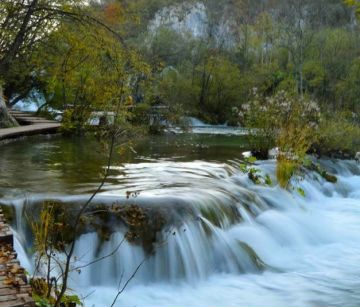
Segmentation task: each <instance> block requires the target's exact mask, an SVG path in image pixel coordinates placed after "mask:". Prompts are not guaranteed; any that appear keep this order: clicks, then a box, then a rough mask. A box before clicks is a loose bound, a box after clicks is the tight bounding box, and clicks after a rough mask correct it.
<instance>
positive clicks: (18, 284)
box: [0, 209, 35, 307]
mask: <svg viewBox="0 0 360 307" xmlns="http://www.w3.org/2000/svg"><path fill="white" fill-rule="evenodd" d="M5 306H6V307H20V306H21V307H30V306H34V307H35V303H34V301H33V299H32V297H31V287H30V286H29V284H28V281H27V277H26V274H25V270H24V269H23V268H22V267H21V266H20V262H19V260H17V254H16V252H15V250H14V235H13V233H12V231H11V229H10V227H9V226H8V225H7V224H6V222H5V220H4V215H3V213H2V211H1V209H0V307H5Z"/></svg>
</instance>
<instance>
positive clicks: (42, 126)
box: [0, 110, 61, 140]
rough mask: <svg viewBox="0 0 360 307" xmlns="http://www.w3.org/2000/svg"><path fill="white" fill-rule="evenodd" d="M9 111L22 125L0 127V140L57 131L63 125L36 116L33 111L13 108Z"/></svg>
mask: <svg viewBox="0 0 360 307" xmlns="http://www.w3.org/2000/svg"><path fill="white" fill-rule="evenodd" d="M9 112H10V114H11V115H12V116H13V117H14V118H15V119H16V120H17V122H18V123H19V124H20V125H22V126H19V127H13V128H5V129H0V140H5V139H12V138H17V137H22V136H29V135H36V134H50V133H56V132H57V131H58V129H59V128H60V127H61V124H60V123H59V122H56V121H53V120H48V119H45V118H41V117H35V116H34V115H33V114H32V113H28V112H21V111H13V110H10V111H9Z"/></svg>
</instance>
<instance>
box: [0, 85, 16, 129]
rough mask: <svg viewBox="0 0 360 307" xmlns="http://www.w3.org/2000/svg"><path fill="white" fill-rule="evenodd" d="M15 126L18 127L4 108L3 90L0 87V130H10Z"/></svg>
mask: <svg viewBox="0 0 360 307" xmlns="http://www.w3.org/2000/svg"><path fill="white" fill-rule="evenodd" d="M16 126H19V124H18V123H17V122H16V120H15V119H14V118H13V117H12V116H11V115H10V114H9V112H8V110H7V108H6V104H5V99H4V96H3V90H2V87H1V86H0V128H10V127H16Z"/></svg>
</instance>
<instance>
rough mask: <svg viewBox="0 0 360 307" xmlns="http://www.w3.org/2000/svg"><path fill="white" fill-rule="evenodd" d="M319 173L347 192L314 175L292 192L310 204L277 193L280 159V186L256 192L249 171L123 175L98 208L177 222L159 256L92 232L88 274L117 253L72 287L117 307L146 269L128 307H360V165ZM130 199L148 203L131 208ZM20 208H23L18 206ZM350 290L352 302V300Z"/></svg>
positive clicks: (126, 169)
mask: <svg viewBox="0 0 360 307" xmlns="http://www.w3.org/2000/svg"><path fill="white" fill-rule="evenodd" d="M320 163H321V164H322V167H324V168H326V169H327V170H329V171H331V172H332V173H334V174H335V175H336V176H337V177H338V182H337V183H336V184H332V183H328V182H326V181H325V180H324V179H323V178H321V177H320V176H319V175H318V174H316V173H314V172H310V171H309V172H308V173H306V175H305V177H304V179H303V180H301V181H298V182H294V183H293V184H294V185H296V186H297V187H300V188H302V189H303V190H304V191H305V197H303V196H301V195H300V194H299V193H297V192H296V189H294V191H285V190H282V189H280V188H279V187H278V186H277V185H276V179H275V178H274V174H275V161H266V162H259V166H258V168H259V169H260V170H261V172H262V173H263V174H269V175H270V176H271V177H272V179H273V181H274V184H273V185H272V186H261V185H254V184H253V183H252V182H251V181H250V180H249V178H248V177H247V175H245V174H243V173H242V172H241V171H240V169H239V167H238V161H232V162H229V163H215V162H214V163H211V162H203V161H194V162H172V161H156V162H149V163H138V164H125V165H124V166H122V167H113V169H112V177H111V180H112V181H115V182H117V183H115V184H113V185H112V186H109V187H107V188H106V189H105V191H103V192H102V193H101V194H100V195H98V197H97V198H96V199H95V202H99V203H104V202H108V203H112V202H113V201H114V200H115V199H116V200H120V202H121V201H122V202H127V203H129V204H131V203H136V204H138V205H139V206H141V207H144V208H151V209H152V210H155V211H156V210H158V211H161V212H165V213H166V215H167V216H170V217H171V218H170V219H169V220H170V221H171V223H170V225H169V226H168V227H165V228H164V229H163V230H162V231H161V232H159V233H158V234H157V239H156V242H155V243H154V249H153V251H152V252H151V253H148V252H147V251H146V250H144V248H143V247H142V246H141V244H140V245H139V244H133V243H131V242H128V241H127V240H125V241H124V242H123V243H122V245H121V246H120V248H118V250H117V247H118V245H119V243H120V242H122V240H123V238H124V235H125V232H126V230H124V229H123V228H121V227H120V228H119V229H118V230H117V231H114V232H113V233H112V235H111V236H110V238H109V240H108V241H105V242H103V241H101V240H100V238H99V237H98V235H97V234H96V233H95V232H89V233H86V234H83V235H82V236H81V237H79V239H78V242H77V245H76V255H77V258H78V259H79V261H78V264H77V265H79V266H82V265H86V264H87V263H89V262H91V261H94V260H95V259H99V258H101V257H104V256H106V255H108V254H110V253H112V252H113V251H114V250H116V253H115V254H114V255H112V256H111V257H108V258H106V259H104V260H102V261H99V262H97V263H96V264H93V265H91V266H88V267H85V268H82V269H81V273H80V274H77V273H75V274H74V275H73V276H72V278H71V286H72V287H73V288H76V289H77V290H78V291H79V292H80V293H82V294H84V295H86V294H88V293H89V292H90V290H91V289H93V290H95V291H96V292H95V294H93V295H90V296H89V297H88V298H87V300H86V306H92V304H95V305H96V306H108V305H109V304H110V303H111V301H112V298H113V297H114V294H116V291H117V289H118V285H119V282H120V281H122V284H124V281H126V280H127V279H129V278H130V277H131V275H132V273H133V272H134V270H135V269H136V267H137V266H138V265H139V264H140V263H141V262H142V261H143V260H144V259H145V262H144V263H143V265H142V266H141V268H140V270H139V271H138V273H137V274H136V275H135V278H134V279H133V280H132V281H131V283H130V285H129V288H128V289H127V291H126V292H125V293H123V294H122V295H121V297H120V298H119V306H134V305H137V304H139V306H155V305H156V306H170V305H171V306H184V305H187V306H239V305H242V306H263V303H264V301H267V300H268V301H269V305H271V306H289V304H291V303H292V302H297V303H295V305H294V306H311V305H312V303H311V302H316V303H315V305H316V304H317V305H320V306H327V305H328V306H330V305H332V302H335V303H334V306H356V304H355V303H354V304H352V303H353V302H357V301H358V299H360V290H359V287H358V284H359V283H358V276H359V275H358V274H360V269H359V268H358V266H357V262H358V254H359V252H360V235H359V233H360V192H359V191H360V165H359V164H356V162H353V161H330V160H322V161H320ZM125 191H130V192H139V193H140V194H139V196H137V197H136V198H133V199H131V198H130V199H126V198H125V197H124V193H125ZM44 197H45V196H44ZM46 197H48V196H46ZM56 197H58V198H59V199H61V200H62V201H63V202H64V203H74V202H80V203H81V202H82V201H83V200H85V199H86V195H82V196H73V197H64V196H53V197H52V199H54V198H56ZM40 200H41V197H40ZM2 202H4V201H2ZM35 202H39V197H35V198H34V199H33V200H31V199H27V203H28V205H30V206H31V205H32V203H35ZM10 203H12V204H14V203H16V206H17V207H19V208H21V200H19V199H18V200H11V201H9V200H8V204H10ZM18 212H21V211H19V210H18ZM19 218H20V216H19V214H17V219H19ZM14 225H16V226H14V227H15V228H16V231H17V233H18V235H19V236H20V239H19V241H17V243H16V249H17V251H18V253H19V255H20V259H21V260H22V261H27V260H26V258H27V257H26V253H25V249H24V248H22V247H21V246H22V244H20V243H21V242H23V241H25V240H24V239H21V236H24V233H25V230H24V229H21V227H22V226H21V225H20V224H19V223H17V224H16V223H15V224H14ZM337 278H340V280H338V281H336V282H335V281H334V279H335V280H336V279H337ZM334 283H338V284H339V285H338V286H336V285H335V284H334ZM295 285H296V287H295ZM231 289H232V290H231ZM230 290H231V291H230ZM346 291H352V292H351V294H349V295H345V294H344V293H346ZM349 293H350V292H349ZM305 294H306V295H305Z"/></svg>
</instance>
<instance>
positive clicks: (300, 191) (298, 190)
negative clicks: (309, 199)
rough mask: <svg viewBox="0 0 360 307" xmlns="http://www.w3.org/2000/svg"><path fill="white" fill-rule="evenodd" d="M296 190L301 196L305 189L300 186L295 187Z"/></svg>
mask: <svg viewBox="0 0 360 307" xmlns="http://www.w3.org/2000/svg"><path fill="white" fill-rule="evenodd" d="M297 192H298V193H299V194H300V195H301V196H302V197H305V191H304V190H303V189H302V188H297Z"/></svg>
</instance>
